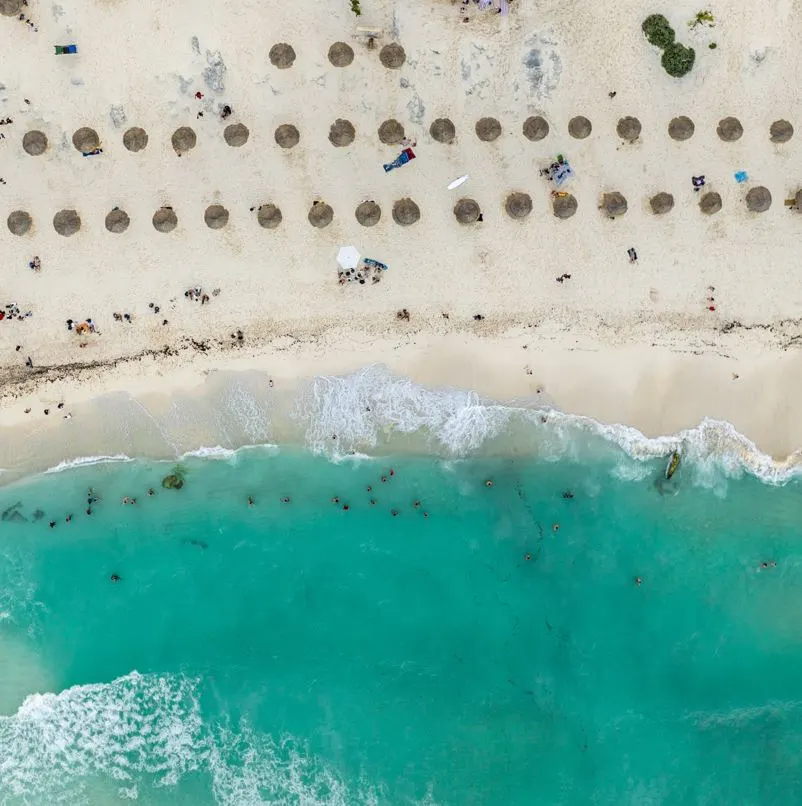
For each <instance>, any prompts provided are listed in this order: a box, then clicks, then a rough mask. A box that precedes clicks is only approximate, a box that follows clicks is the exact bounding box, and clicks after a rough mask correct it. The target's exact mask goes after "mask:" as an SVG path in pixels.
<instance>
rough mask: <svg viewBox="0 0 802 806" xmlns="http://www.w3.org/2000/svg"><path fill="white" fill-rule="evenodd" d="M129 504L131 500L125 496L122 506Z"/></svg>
mask: <svg viewBox="0 0 802 806" xmlns="http://www.w3.org/2000/svg"><path fill="white" fill-rule="evenodd" d="M130 503H131V499H130V498H129V497H128V496H127V495H126V496H125V498H123V504H130Z"/></svg>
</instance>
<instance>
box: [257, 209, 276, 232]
mask: <svg viewBox="0 0 802 806" xmlns="http://www.w3.org/2000/svg"><path fill="white" fill-rule="evenodd" d="M281 219H282V215H281V210H279V209H278V207H276V205H275V204H262V205H260V206H259V210H258V211H257V213H256V220H257V221H258V222H259V226H260V227H264V228H265V229H275V228H276V227H277V226H278V225H279V224H280V223H281Z"/></svg>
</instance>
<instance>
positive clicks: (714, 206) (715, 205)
mask: <svg viewBox="0 0 802 806" xmlns="http://www.w3.org/2000/svg"><path fill="white" fill-rule="evenodd" d="M699 209H700V210H701V211H702V212H703V213H705V215H713V213H717V212H718V211H719V210H720V209H721V196H719V194H718V193H714V192H713V191H710V192H709V193H705V194H704V195H703V196H702V198H701V199H699Z"/></svg>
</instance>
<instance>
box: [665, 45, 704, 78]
mask: <svg viewBox="0 0 802 806" xmlns="http://www.w3.org/2000/svg"><path fill="white" fill-rule="evenodd" d="M661 61H662V64H663V69H664V70H665V71H666V72H667V73H668V74H669V75H670V76H674V78H680V77H681V76H684V75H686V74H687V73H690V71H691V69H692V68H693V63H694V62H695V61H696V51H695V50H694V49H693V48H688V47H685V45H680V43H679V42H674V43H673V44H671V45H669V46H668V47H667V48H666V49H665V50H664V51H663V58H662V59H661Z"/></svg>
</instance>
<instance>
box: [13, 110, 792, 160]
mask: <svg viewBox="0 0 802 806" xmlns="http://www.w3.org/2000/svg"><path fill="white" fill-rule="evenodd" d="M592 129H593V127H592V126H591V123H590V121H589V120H588V119H587V118H585V117H581V116H580V117H575V118H571V120H570V121H569V123H568V133H569V134H570V135H571V136H572V137H574V138H576V139H579V140H582V139H584V138H585V137H588V136H589V135H590V133H591V131H592ZM521 130H522V133H523V135H524V137H526V138H527V139H528V140H532V141H538V140H543V139H544V138H545V137H546V136H547V135H548V133H549V130H550V129H549V124H548V121H547V120H546V119H545V118H543V117H539V116H532V117H529V118H527V119H526V120H525V121H524V123H523V126H522V129H521ZM694 130H695V128H694V124H693V121H692V120H691V119H690V118H686V117H679V118H674V119H673V120H672V121H671V122H670V123H669V124H668V134H669V137H671V138H672V139H673V140H680V141H681V140H687V139H689V138H690V137H692V136H693V133H694ZM474 131H475V133H476V136H477V137H478V138H479V139H480V140H482V141H484V142H492V141H493V140H496V139H497V138H498V137H500V136H501V131H502V129H501V123H499V121H498V120H496V118H491V117H486V118H481V119H480V120H478V121H477V122H476V125H475V126H474ZM616 131H617V133H618V136H619V137H621V139H623V140H626V141H628V142H635V140H637V139H638V138H639V137H640V133H641V124H640V121H639V120H638V119H637V118H633V117H626V118H621V120H619V121H618V126H617V127H616ZM716 131H717V132H718V135H719V137H720V138H721V139H722V140H724V141H727V142H734V141H736V140H738V139H739V138H740V137H741V135H742V134H743V127H742V126H741V124H740V123H739V122H738V121H737V120H736V119H735V118H724V119H723V120H722V121H720V122H719V125H718V128H717V129H716ZM793 133H794V127H793V126H792V125H791V124H790V123H789V122H788V121H787V120H776V121H775V122H774V123H772V124H771V127H770V128H769V138H770V140H771V141H772V142H774V143H786V142H788V140H790V139H791V137H792V136H793ZM429 134H430V135H431V137H432V139H433V140H435V141H436V142H438V143H447V144H450V143H453V142H454V140H455V139H456V136H457V129H456V126H455V125H454V123H453V122H452V121H451V120H449V119H448V118H437V120H435V121H434V122H433V123H432V124H431V126H430V127H429ZM378 135H379V140H380V141H381V142H382V143H384V144H385V145H396V144H398V143H400V142H401V141H402V140H403V139H404V138H405V136H406V133H405V131H404V126H403V124H402V123H400V122H399V121H398V120H395V119H394V118H390V119H388V120H385V121H384V122H383V123H382V124H381V125H380V126H379V130H378ZM273 136H274V138H275V141H276V143H277V144H278V145H279V146H281V147H282V148H294V147H295V146H296V145H298V143H299V142H300V139H301V134H300V132H299V131H298V129H297V127H296V126H293V125H292V124H291V123H283V124H281V125H280V126H278V127H277V128H276V130H275V132H274V135H273ZM249 137H250V130H249V129H248V127H247V126H245V124H243V123H232V124H230V125H228V126H226V127H225V129H224V130H223V139H224V140H225V142H226V143H228V145H230V146H232V147H234V148H239V147H240V146H244V145H245V144H246V143H247V142H248V138H249ZM355 138H356V129H355V128H354V125H353V123H351V121H349V120H345V119H343V118H338V119H337V120H335V121H334V123H332V124H331V126H330V127H329V142H330V143H331V144H332V145H333V146H337V147H343V146H349V145H351V143H353V142H354V139H355ZM171 142H172V145H173V148H174V149H175V151H176V153H177V154H184V153H186V152H188V151H191V150H192V149H193V148H195V146H196V145H197V143H198V136H197V134H196V133H195V130H194V129H192V128H190V127H189V126H181V127H180V128H178V129H176V130H175V131H174V132H173V136H172V138H171ZM72 143H73V145H74V146H75V148H76V149H77V150H78V151H80V152H81V153H83V154H88V153H91V152H93V151H95V149H97V148H99V147H100V136H99V135H98V133H97V132H96V131H95V130H94V129H91V128H89V127H87V126H84V127H82V128H80V129H78V130H77V131H76V132H75V134H73V136H72ZM147 144H148V134H147V132H146V131H145V130H144V129H142V128H139V127H138V126H134V127H132V128H130V129H128V130H127V131H126V132H125V134H123V145H124V146H125V147H126V148H127V149H128V150H129V151H133V152H137V151H142V150H143V149H144V148H145V147H146V146H147ZM47 147H48V142H47V136H46V135H45V133H44V132H41V131H38V130H32V131H29V132H26V133H25V135H24V136H23V138H22V148H23V150H24V151H25V152H26V153H27V154H30V155H31V156H34V157H35V156H39V155H40V154H44V152H45V151H46V150H47Z"/></svg>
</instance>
